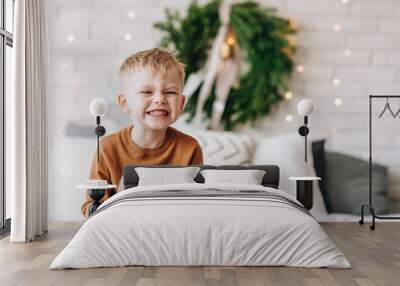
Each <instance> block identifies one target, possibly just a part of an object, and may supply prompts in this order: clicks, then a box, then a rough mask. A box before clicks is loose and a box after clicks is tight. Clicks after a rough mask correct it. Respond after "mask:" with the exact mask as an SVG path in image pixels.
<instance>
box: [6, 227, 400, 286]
mask: <svg viewBox="0 0 400 286" xmlns="http://www.w3.org/2000/svg"><path fill="white" fill-rule="evenodd" d="M322 226H323V228H324V229H325V230H326V231H327V233H328V234H329V236H330V237H331V238H332V239H333V240H334V241H335V242H336V244H337V245H338V247H339V248H340V249H341V250H342V251H343V252H344V254H345V256H346V257H347V258H348V259H349V260H350V262H351V264H352V266H353V268H352V269H348V270H343V269H306V268H290V267H119V268H99V269H86V270H48V267H49V264H50V263H51V261H52V260H53V259H54V258H55V256H56V255H57V254H58V253H59V252H60V251H61V250H62V249H63V247H65V245H66V244H67V243H68V241H69V240H70V239H71V238H72V237H73V235H74V234H75V233H76V231H77V230H78V229H79V227H80V223H51V224H50V230H49V233H48V234H47V235H45V236H44V237H42V238H40V239H38V240H35V241H34V242H32V243H18V244H16V243H12V244H10V243H9V240H8V238H6V239H3V240H1V241H0V285H1V286H8V285H13V286H17V285H29V286H30V285H32V286H33V285H57V286H61V285H68V286H75V285H140V286H146V285H167V286H178V285H227V286H231V285H246V286H247V285H256V286H261V285H290V286H291V285H346V286H351V285H383V286H390V285H396V286H398V285H400V223H395V222H379V223H378V224H377V229H376V230H375V231H374V232H373V231H370V230H369V228H368V225H363V226H360V225H358V224H356V223H324V224H322Z"/></svg>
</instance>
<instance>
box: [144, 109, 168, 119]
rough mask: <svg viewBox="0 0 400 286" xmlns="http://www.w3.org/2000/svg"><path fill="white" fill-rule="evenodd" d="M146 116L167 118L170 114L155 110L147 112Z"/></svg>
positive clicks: (165, 111)
mask: <svg viewBox="0 0 400 286" xmlns="http://www.w3.org/2000/svg"><path fill="white" fill-rule="evenodd" d="M146 114H148V115H150V116H153V117H166V116H168V114H169V112H168V111H167V110H164V109H154V110H150V111H147V112H146Z"/></svg>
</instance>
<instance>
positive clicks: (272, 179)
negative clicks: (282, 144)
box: [123, 165, 279, 189]
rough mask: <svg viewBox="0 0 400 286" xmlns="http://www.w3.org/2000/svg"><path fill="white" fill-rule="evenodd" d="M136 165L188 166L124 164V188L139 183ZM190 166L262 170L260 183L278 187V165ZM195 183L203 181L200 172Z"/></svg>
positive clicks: (202, 168)
mask: <svg viewBox="0 0 400 286" xmlns="http://www.w3.org/2000/svg"><path fill="white" fill-rule="evenodd" d="M136 167H147V168H171V167H173V168H182V167H188V166H172V165H161V166H143V165H131V166H126V167H125V168H124V177H123V178H124V189H128V188H133V187H136V186H137V185H138V183H139V176H138V174H137V173H136V171H135V168H136ZM191 167H200V168H201V170H205V169H218V170H249V169H252V170H254V169H255V170H263V171H265V175H264V177H263V179H262V182H261V184H262V185H263V186H264V187H271V188H275V189H278V187H279V167H278V166H276V165H249V166H241V165H220V166H213V165H193V166H191ZM194 180H195V181H196V182H197V183H204V178H203V176H202V175H201V174H200V172H199V173H198V174H197V176H196V177H195V178H194Z"/></svg>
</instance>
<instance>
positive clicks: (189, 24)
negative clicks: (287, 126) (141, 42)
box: [154, 0, 296, 130]
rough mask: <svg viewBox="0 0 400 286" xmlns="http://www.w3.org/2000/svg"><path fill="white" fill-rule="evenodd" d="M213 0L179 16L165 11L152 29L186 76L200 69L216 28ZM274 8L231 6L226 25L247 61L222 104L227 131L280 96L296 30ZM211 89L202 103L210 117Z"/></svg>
mask: <svg viewBox="0 0 400 286" xmlns="http://www.w3.org/2000/svg"><path fill="white" fill-rule="evenodd" d="M220 4H221V0H214V1H211V2H209V3H208V4H206V5H204V6H200V5H198V4H197V2H196V1H193V2H192V3H191V4H190V6H189V9H188V11H187V16H186V17H185V18H182V17H181V15H180V14H179V12H178V11H171V10H169V9H166V10H165V12H166V20H165V22H158V23H155V24H154V27H156V28H157V29H159V30H161V31H162V32H163V38H162V40H161V43H160V45H161V46H162V47H166V48H172V49H173V50H174V51H175V53H176V54H177V56H178V57H179V58H180V60H181V61H182V62H183V63H184V64H185V65H186V78H187V77H188V76H189V75H190V74H191V73H194V72H196V71H198V70H199V69H201V68H202V67H203V66H204V65H205V63H206V60H207V56H208V51H209V49H210V47H211V45H212V41H213V39H214V38H215V36H216V34H217V31H218V29H219V26H220V20H219V12H218V11H219V6H220ZM275 12H276V11H275V9H272V8H263V7H261V6H260V5H259V4H258V3H255V2H253V1H245V2H242V3H238V4H234V5H232V9H231V16H230V23H229V25H230V27H231V28H232V29H233V31H234V33H235V36H236V40H237V42H238V45H239V46H240V49H241V51H242V53H243V55H244V59H245V60H246V62H247V64H248V65H249V69H248V71H247V72H246V73H245V74H244V75H241V78H240V83H239V87H232V88H231V90H230V93H229V95H228V98H227V100H226V103H225V109H224V111H223V114H222V119H221V124H223V126H224V128H225V130H232V129H233V128H234V127H235V126H236V125H237V124H241V123H242V124H244V123H247V122H249V121H251V123H252V124H253V125H254V122H255V120H256V119H257V118H259V117H264V116H266V115H267V114H268V113H269V111H270V108H271V106H273V105H274V104H276V103H278V102H279V101H281V100H282V99H283V96H284V94H285V92H286V91H287V90H288V85H287V81H288V79H289V78H290V75H291V71H292V69H293V61H292V59H291V56H292V55H293V54H294V52H295V47H294V46H293V45H292V44H291V43H290V41H289V40H288V36H289V35H291V34H294V33H296V31H295V29H294V28H293V27H292V26H291V25H290V22H289V20H287V19H284V18H281V17H278V16H276V15H275ZM200 89H201V86H200V87H199V88H198V89H197V90H196V92H195V93H194V94H193V95H192V96H191V97H190V98H189V100H188V102H187V105H186V108H185V111H184V112H187V113H189V117H188V121H191V120H192V119H193V117H194V114H195V110H196V103H197V99H198V96H199V91H200ZM214 100H215V93H214V88H213V90H212V92H211V95H210V96H209V97H208V98H207V101H206V103H205V104H204V109H203V112H204V113H205V114H206V116H207V118H210V116H211V112H212V106H213V102H214Z"/></svg>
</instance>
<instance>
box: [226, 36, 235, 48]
mask: <svg viewBox="0 0 400 286" xmlns="http://www.w3.org/2000/svg"><path fill="white" fill-rule="evenodd" d="M226 42H227V44H228V45H230V46H233V45H234V44H235V38H234V37H229V38H228V39H227V40H226Z"/></svg>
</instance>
